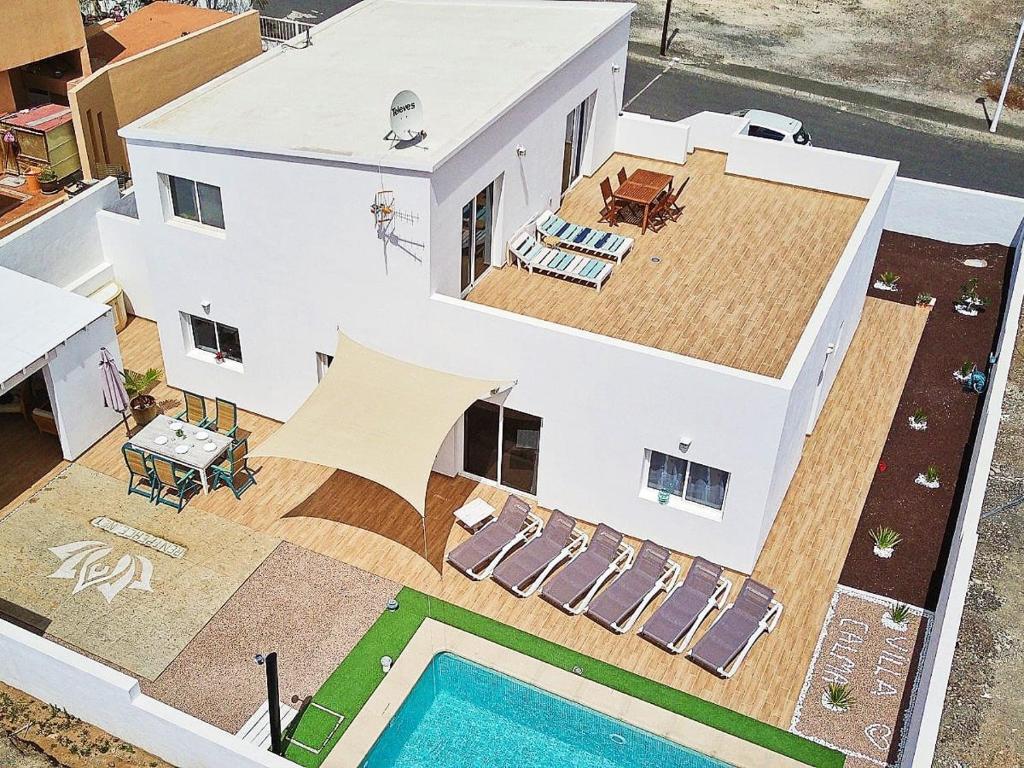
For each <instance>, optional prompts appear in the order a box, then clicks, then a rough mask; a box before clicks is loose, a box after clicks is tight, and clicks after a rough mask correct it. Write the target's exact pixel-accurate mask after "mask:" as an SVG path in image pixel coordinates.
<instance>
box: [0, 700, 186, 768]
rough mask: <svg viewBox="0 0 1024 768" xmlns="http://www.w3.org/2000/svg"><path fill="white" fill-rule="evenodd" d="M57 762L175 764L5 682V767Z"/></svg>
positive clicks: (121, 767)
mask: <svg viewBox="0 0 1024 768" xmlns="http://www.w3.org/2000/svg"><path fill="white" fill-rule="evenodd" d="M11 733H14V734H17V738H18V739H19V740H20V742H23V743H12V741H11V740H9V739H8V738H7V735H8V734H11ZM43 755H46V756H47V757H44V756H43ZM55 765H56V766H66V768H173V766H171V764H170V763H166V762H164V761H163V760H161V759H160V758H158V757H155V756H153V755H151V754H150V753H149V752H145V751H143V750H141V749H138V748H136V747H133V746H132V745H131V744H128V743H126V742H123V741H121V740H120V739H118V738H115V737H114V736H111V735H110V734H109V733H107V732H106V731H103V730H100V729H99V728H97V727H96V726H94V725H90V724H89V723H86V722H83V721H81V720H79V719H78V718H76V717H72V716H71V715H68V714H67V713H65V712H63V711H62V710H59V709H55V708H53V707H51V706H50V705H49V704H45V703H43V702H41V701H39V700H38V699H34V698H32V697H31V696H29V695H28V694H26V693H24V692H22V691H19V690H18V689H16V688H12V687H10V686H8V685H5V684H4V683H2V682H0V766H3V768H49V767H50V766H55Z"/></svg>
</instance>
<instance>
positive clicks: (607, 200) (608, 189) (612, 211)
mask: <svg viewBox="0 0 1024 768" xmlns="http://www.w3.org/2000/svg"><path fill="white" fill-rule="evenodd" d="M601 197H603V198H604V208H602V209H601V219H602V220H603V221H607V222H608V223H609V224H615V223H616V222H615V216H616V214H617V213H618V202H617V201H616V200H615V195H614V194H613V193H612V183H611V181H610V180H609V179H608V177H607V176H605V177H604V179H603V180H602V181H601Z"/></svg>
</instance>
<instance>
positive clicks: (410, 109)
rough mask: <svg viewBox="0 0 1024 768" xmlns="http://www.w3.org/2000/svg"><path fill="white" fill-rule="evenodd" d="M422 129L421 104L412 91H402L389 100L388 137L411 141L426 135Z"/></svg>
mask: <svg viewBox="0 0 1024 768" xmlns="http://www.w3.org/2000/svg"><path fill="white" fill-rule="evenodd" d="M426 135H427V132H426V131H425V130H423V104H422V102H421V101H420V97H419V96H417V95H416V94H415V93H413V92H412V91H402V92H400V93H399V94H398V95H397V96H395V98H393V99H392V100H391V133H390V134H388V137H387V138H389V139H395V140H397V141H413V140H415V139H419V138H422V137H423V136H426Z"/></svg>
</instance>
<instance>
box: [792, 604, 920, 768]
mask: <svg viewBox="0 0 1024 768" xmlns="http://www.w3.org/2000/svg"><path fill="white" fill-rule="evenodd" d="M890 605H891V601H889V600H886V599H884V598H881V597H877V596H875V595H869V594H867V593H862V592H856V591H853V590H849V589H847V588H845V587H839V589H838V590H837V591H836V594H835V595H834V597H833V599H832V605H831V607H830V609H829V613H828V616H827V617H826V620H825V626H824V628H823V629H822V636H821V638H820V640H819V643H818V648H817V649H816V650H815V655H814V661H813V663H812V664H811V668H810V670H809V671H808V673H807V682H806V683H805V685H804V689H803V691H802V692H801V694H800V700H799V702H798V704H797V709H796V712H795V714H794V716H793V725H792V727H791V728H790V730H792V731H793V732H794V733H798V734H800V735H801V736H805V737H807V738H811V739H813V740H815V741H818V742H820V743H822V744H826V745H828V746H830V747H833V748H835V749H840V750H842V751H843V752H845V753H846V754H847V755H848V757H847V760H846V765H847V768H863V767H866V766H872V765H886V764H888V762H889V760H890V754H891V752H892V750H893V745H894V744H895V743H896V742H898V736H897V730H898V721H899V717H900V712H901V709H902V707H903V705H904V702H905V697H904V692H905V689H906V688H907V686H908V684H910V685H916V682H917V681H916V680H911V679H910V674H911V672H912V670H913V666H912V664H911V659H912V656H913V653H914V648H915V645H916V644H917V643H918V639H919V636H920V634H921V633H922V632H925V631H926V629H927V622H928V621H930V618H931V615H930V614H928V613H923V612H922V611H921V610H920V609H913V612H912V615H911V616H910V617H909V618H908V619H907V622H906V626H905V627H902V628H891V627H887V626H886V625H884V624H883V622H882V619H883V617H884V616H885V615H886V612H887V611H888V608H889V606H890ZM829 683H840V684H844V685H849V686H850V690H851V693H852V695H853V704H852V705H851V706H850V708H849V710H847V711H846V712H842V713H837V712H831V711H829V710H827V709H826V708H825V707H823V706H822V704H821V695H822V692H823V691H824V690H825V689H826V687H827V686H828V684H829Z"/></svg>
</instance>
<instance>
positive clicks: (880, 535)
mask: <svg viewBox="0 0 1024 768" xmlns="http://www.w3.org/2000/svg"><path fill="white" fill-rule="evenodd" d="M868 535H870V536H871V539H872V541H874V542H875V554H876V555H878V556H879V557H880V558H882V559H883V560H888V559H889V558H890V557H892V553H893V552H895V551H896V547H897V546H899V543H900V542H901V541H903V537H902V536H900V535H899V534H898V533H897V532H896V531H894V530H893V529H892V528H883V527H881V526H879V527H878V528H875V529H874V530H872V531H868Z"/></svg>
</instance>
